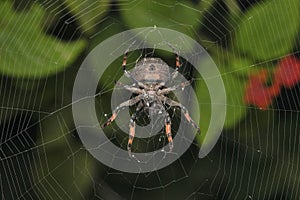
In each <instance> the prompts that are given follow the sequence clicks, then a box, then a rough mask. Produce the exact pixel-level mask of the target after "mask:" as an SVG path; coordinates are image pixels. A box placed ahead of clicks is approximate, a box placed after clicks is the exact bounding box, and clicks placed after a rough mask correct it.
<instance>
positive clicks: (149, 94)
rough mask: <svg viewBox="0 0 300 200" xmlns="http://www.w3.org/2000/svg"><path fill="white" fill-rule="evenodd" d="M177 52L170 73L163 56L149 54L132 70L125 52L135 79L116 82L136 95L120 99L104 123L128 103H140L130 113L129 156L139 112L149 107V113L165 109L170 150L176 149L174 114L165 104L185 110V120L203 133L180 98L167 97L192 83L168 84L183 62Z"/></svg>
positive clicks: (123, 65)
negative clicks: (128, 81)
mask: <svg viewBox="0 0 300 200" xmlns="http://www.w3.org/2000/svg"><path fill="white" fill-rule="evenodd" d="M175 55H176V68H175V71H174V72H173V73H170V71H169V66H168V65H167V64H166V63H165V62H164V61H163V60H161V59H160V58H156V57H150V58H143V59H141V60H139V61H138V62H137V63H136V65H135V67H134V69H133V70H132V72H129V71H127V69H126V62H127V56H128V50H127V51H126V52H125V55H124V58H123V64H122V67H123V71H124V74H125V76H126V77H128V78H130V79H131V80H132V81H133V84H132V85H125V84H123V83H119V82H117V83H116V84H118V85H120V86H121V87H122V88H124V89H126V90H129V91H130V92H132V93H133V94H136V95H137V96H135V97H133V98H131V99H129V100H127V101H125V102H123V103H121V104H120V105H119V106H117V107H116V108H115V109H114V110H113V113H112V116H111V117H110V118H109V119H108V120H107V121H106V122H105V123H104V124H103V125H102V128H104V127H106V126H108V125H109V124H111V123H112V122H113V121H114V120H115V119H116V117H117V115H118V112H119V111H120V110H121V109H122V108H125V107H129V106H133V105H135V104H138V105H137V108H136V112H135V113H133V114H132V115H131V119H130V123H129V139H128V144H127V150H128V154H129V156H131V146H132V142H133V139H134V135H135V122H136V120H137V117H138V115H139V113H140V112H141V111H143V110H146V111H148V112H149V113H154V114H158V113H163V114H164V123H165V133H166V136H167V138H168V143H169V148H170V151H172V149H173V138H172V133H171V118H170V116H169V114H168V112H167V111H166V109H165V105H169V106H170V107H179V108H180V109H181V112H182V113H183V114H184V116H185V118H186V120H187V121H188V122H189V123H190V124H191V125H192V126H193V127H194V128H195V129H196V130H197V132H198V133H199V134H200V128H199V127H198V125H197V124H196V123H195V122H194V120H193V119H192V118H191V117H190V115H189V113H188V110H187V109H186V108H185V107H184V106H183V105H182V104H181V103H179V102H176V101H174V100H172V99H170V98H168V97H167V95H168V94H169V93H170V92H172V91H175V90H176V89H178V88H182V89H183V88H185V87H186V86H188V85H190V83H191V82H190V81H186V82H182V83H180V84H178V85H173V86H170V87H166V86H165V85H166V82H168V81H170V80H171V81H172V80H173V79H175V78H176V77H177V75H178V69H179V68H180V66H181V64H180V61H179V56H178V54H177V53H175Z"/></svg>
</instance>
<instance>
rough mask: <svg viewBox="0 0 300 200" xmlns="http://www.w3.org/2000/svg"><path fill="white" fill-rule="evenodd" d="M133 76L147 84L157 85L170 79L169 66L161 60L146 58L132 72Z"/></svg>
mask: <svg viewBox="0 0 300 200" xmlns="http://www.w3.org/2000/svg"><path fill="white" fill-rule="evenodd" d="M131 73H132V76H133V77H134V78H135V79H136V80H138V81H140V82H143V83H145V84H151V85H155V84H157V83H161V82H165V81H166V80H169V78H170V70H169V66H168V65H167V64H166V63H165V62H164V61H163V60H162V59H160V58H144V59H142V60H140V61H139V62H138V63H137V64H136V66H135V67H134V69H133V70H132V72H131Z"/></svg>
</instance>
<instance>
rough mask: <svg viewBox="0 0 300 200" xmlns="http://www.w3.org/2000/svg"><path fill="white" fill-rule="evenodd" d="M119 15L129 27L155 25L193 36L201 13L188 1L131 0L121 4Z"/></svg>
mask: <svg viewBox="0 0 300 200" xmlns="http://www.w3.org/2000/svg"><path fill="white" fill-rule="evenodd" d="M120 7H121V16H122V18H123V20H124V21H125V22H126V24H127V25H128V26H129V27H130V28H138V27H147V26H150V27H151V26H152V27H153V26H157V27H163V28H170V29H174V30H177V31H179V32H182V33H185V34H187V35H190V36H193V35H194V34H195V33H194V30H197V29H198V28H199V26H200V23H199V20H200V18H201V16H202V13H201V12H200V11H199V10H197V9H195V8H194V5H193V4H192V3H190V2H188V1H185V2H178V1H176V0H167V1H160V2H159V1H146V0H143V1H132V2H129V3H123V4H121V6H120Z"/></svg>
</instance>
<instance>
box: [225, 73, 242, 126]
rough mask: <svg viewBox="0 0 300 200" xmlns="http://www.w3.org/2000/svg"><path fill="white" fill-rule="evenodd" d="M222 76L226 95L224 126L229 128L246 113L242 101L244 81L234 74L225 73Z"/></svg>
mask: <svg viewBox="0 0 300 200" xmlns="http://www.w3.org/2000/svg"><path fill="white" fill-rule="evenodd" d="M222 78H223V81H224V85H225V90H226V96H227V101H226V107H227V108H226V119H225V125H224V127H225V128H231V127H233V126H234V125H236V123H237V122H239V121H240V120H241V119H242V118H244V117H245V115H246V106H245V104H244V102H243V96H244V93H245V83H246V82H245V81H244V80H241V79H239V78H237V77H236V76H235V75H234V74H225V75H223V76H222Z"/></svg>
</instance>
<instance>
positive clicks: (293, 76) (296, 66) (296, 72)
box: [244, 56, 300, 109]
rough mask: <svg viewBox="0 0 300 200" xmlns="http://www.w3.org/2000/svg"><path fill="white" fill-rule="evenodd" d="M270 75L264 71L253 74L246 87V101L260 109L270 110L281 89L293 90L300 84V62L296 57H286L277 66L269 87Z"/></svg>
mask: <svg viewBox="0 0 300 200" xmlns="http://www.w3.org/2000/svg"><path fill="white" fill-rule="evenodd" d="M268 76H269V73H268V72H267V70H266V69H262V70H261V71H260V72H259V73H257V74H252V75H251V76H250V77H249V81H248V83H247V85H246V94H245V96H244V101H245V103H246V104H252V105H254V106H257V107H259V108H260V109H266V108H268V107H269V106H270V105H271V104H272V101H273V98H274V97H276V96H278V95H279V93H280V87H286V88H292V87H293V86H295V85H296V84H297V83H299V82H300V60H298V59H297V58H295V57H294V56H286V57H284V58H283V59H281V60H280V61H279V63H278V65H277V66H276V69H275V71H274V76H273V77H272V85H271V86H267V81H268V78H269V77H268Z"/></svg>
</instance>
